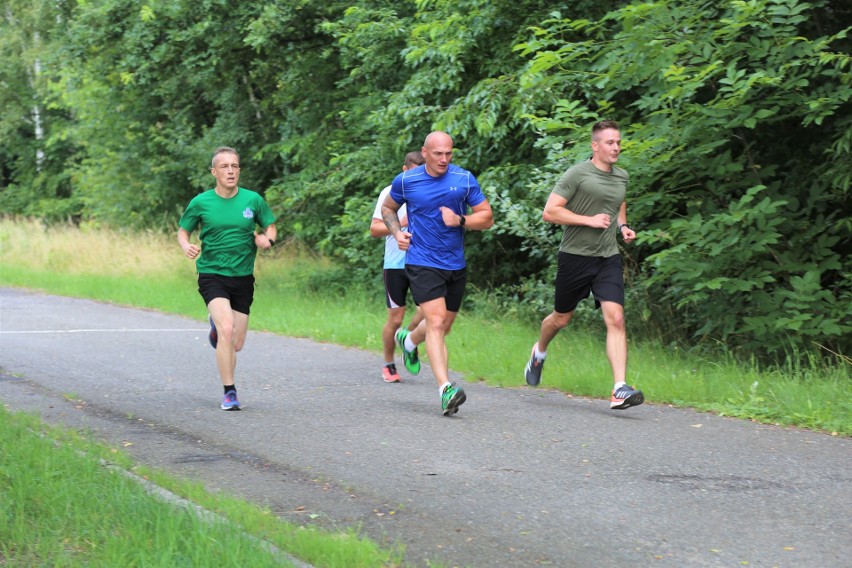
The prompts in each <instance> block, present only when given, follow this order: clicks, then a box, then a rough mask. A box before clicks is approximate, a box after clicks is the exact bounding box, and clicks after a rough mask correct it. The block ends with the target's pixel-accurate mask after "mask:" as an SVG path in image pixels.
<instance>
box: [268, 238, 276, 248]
mask: <svg viewBox="0 0 852 568" xmlns="http://www.w3.org/2000/svg"><path fill="white" fill-rule="evenodd" d="M266 238H267V239H269V248H272V247H274V246H275V241H273V240H272V239H270V238H269V237H266Z"/></svg>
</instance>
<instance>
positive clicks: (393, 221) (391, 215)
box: [382, 207, 402, 235]
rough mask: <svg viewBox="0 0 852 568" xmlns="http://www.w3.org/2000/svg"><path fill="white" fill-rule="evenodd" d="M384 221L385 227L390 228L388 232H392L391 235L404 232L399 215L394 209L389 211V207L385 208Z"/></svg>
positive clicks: (383, 210) (383, 211) (383, 212)
mask: <svg viewBox="0 0 852 568" xmlns="http://www.w3.org/2000/svg"><path fill="white" fill-rule="evenodd" d="M382 220H383V221H384V222H385V226H386V227H387V228H388V231H390V232H391V235H393V234H396V233H397V232H399V231H401V230H402V227H401V226H400V224H399V215H398V214H397V212H396V211H394V210H393V209H389V208H387V207H385V208H383V209H382Z"/></svg>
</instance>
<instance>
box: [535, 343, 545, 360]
mask: <svg viewBox="0 0 852 568" xmlns="http://www.w3.org/2000/svg"><path fill="white" fill-rule="evenodd" d="M545 357H547V351H539V350H538V343H536V344H535V358H536V360H537V361H544V358H545Z"/></svg>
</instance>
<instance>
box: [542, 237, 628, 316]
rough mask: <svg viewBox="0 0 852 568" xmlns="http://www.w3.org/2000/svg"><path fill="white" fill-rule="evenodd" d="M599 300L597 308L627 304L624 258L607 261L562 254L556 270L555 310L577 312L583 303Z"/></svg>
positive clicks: (594, 257)
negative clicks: (578, 305)
mask: <svg viewBox="0 0 852 568" xmlns="http://www.w3.org/2000/svg"><path fill="white" fill-rule="evenodd" d="M589 292H591V293H592V294H593V295H594V297H595V307H596V308H599V307H600V306H601V302H615V303H617V304H621V305H622V306H623V305H624V269H623V267H622V264H621V255H619V254H616V255H614V256H610V257H607V258H603V257H599V256H580V255H576V254H569V253H567V252H561V251H560V253H559V259H558V266H557V269H556V294H555V297H554V300H553V310H554V311H555V312H557V313H560V314H567V313H568V312H573V311H574V310H575V309H576V308H577V304H579V303H580V300H583V299H585V298H588V297H589Z"/></svg>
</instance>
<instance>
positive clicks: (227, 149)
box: [210, 146, 240, 168]
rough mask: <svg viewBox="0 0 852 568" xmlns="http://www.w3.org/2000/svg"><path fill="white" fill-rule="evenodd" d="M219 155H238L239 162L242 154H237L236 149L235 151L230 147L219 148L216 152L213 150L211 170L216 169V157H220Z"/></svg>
mask: <svg viewBox="0 0 852 568" xmlns="http://www.w3.org/2000/svg"><path fill="white" fill-rule="evenodd" d="M219 154H236V155H237V160H239V159H240V154H239V152H237V151H236V150H234V149H233V148H231V147H230V146H219V147H218V148H216V149H215V150H213V157H212V158H210V167H211V168H215V167H216V156H218V155H219Z"/></svg>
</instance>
